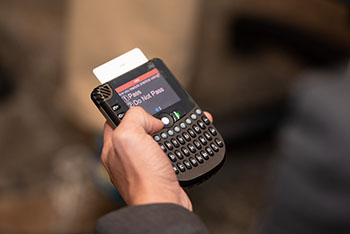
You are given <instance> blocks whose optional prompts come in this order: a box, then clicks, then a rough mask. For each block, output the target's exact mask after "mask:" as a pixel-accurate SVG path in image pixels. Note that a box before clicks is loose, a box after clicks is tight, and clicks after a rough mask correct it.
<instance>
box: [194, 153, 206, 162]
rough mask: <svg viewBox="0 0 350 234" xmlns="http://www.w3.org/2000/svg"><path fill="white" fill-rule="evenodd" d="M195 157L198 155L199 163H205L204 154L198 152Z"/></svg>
mask: <svg viewBox="0 0 350 234" xmlns="http://www.w3.org/2000/svg"><path fill="white" fill-rule="evenodd" d="M195 157H196V159H197V161H198V162H199V163H203V162H204V159H203V157H202V155H199V154H196V155H195Z"/></svg>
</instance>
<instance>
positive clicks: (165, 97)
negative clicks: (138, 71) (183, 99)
mask: <svg viewBox="0 0 350 234" xmlns="http://www.w3.org/2000/svg"><path fill="white" fill-rule="evenodd" d="M115 90H116V92H117V93H118V95H119V96H120V97H121V98H122V99H123V101H124V102H125V104H126V105H127V106H128V107H129V108H130V107H133V106H141V107H143V108H144V109H145V110H146V111H147V112H148V113H149V114H151V115H153V114H155V113H157V112H159V111H161V110H162V109H165V108H167V107H169V106H171V105H173V104H175V103H177V102H178V101H180V98H179V96H178V95H177V94H176V93H175V91H174V90H173V89H172V88H171V87H170V85H169V84H168V82H167V81H166V80H165V79H164V77H163V76H162V75H161V74H160V73H159V71H158V69H157V68H154V69H152V70H150V71H148V72H147V73H145V74H143V75H141V76H139V77H137V78H135V79H133V80H131V81H129V82H127V83H125V84H123V85H121V86H119V87H118V88H116V89H115Z"/></svg>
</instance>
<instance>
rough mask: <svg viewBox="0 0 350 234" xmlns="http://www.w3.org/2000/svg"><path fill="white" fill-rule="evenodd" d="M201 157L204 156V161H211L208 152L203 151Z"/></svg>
mask: <svg viewBox="0 0 350 234" xmlns="http://www.w3.org/2000/svg"><path fill="white" fill-rule="evenodd" d="M201 155H202V156H203V158H204V159H206V160H208V159H209V155H208V153H207V152H205V151H204V150H202V151H201Z"/></svg>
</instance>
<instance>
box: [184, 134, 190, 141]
mask: <svg viewBox="0 0 350 234" xmlns="http://www.w3.org/2000/svg"><path fill="white" fill-rule="evenodd" d="M182 136H183V137H184V138H185V140H186V141H190V140H191V137H190V135H189V134H188V133H187V132H184V133H183V134H182Z"/></svg>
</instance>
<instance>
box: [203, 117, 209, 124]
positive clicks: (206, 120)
mask: <svg viewBox="0 0 350 234" xmlns="http://www.w3.org/2000/svg"><path fill="white" fill-rule="evenodd" d="M202 120H203V122H204V123H205V124H206V125H209V124H210V120H209V119H208V117H207V116H205V115H203V116H202Z"/></svg>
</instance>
